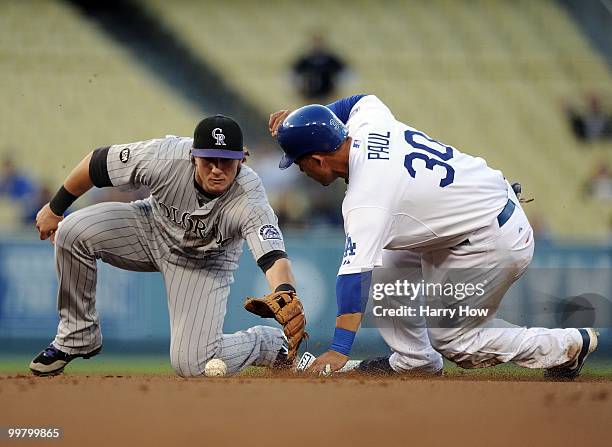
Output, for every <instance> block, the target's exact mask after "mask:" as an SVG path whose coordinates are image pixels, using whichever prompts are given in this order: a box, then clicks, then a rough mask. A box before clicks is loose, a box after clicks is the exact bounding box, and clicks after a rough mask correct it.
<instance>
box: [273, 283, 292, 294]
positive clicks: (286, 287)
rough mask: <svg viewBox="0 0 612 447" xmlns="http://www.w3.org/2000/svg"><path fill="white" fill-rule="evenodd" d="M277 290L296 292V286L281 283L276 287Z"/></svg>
mask: <svg viewBox="0 0 612 447" xmlns="http://www.w3.org/2000/svg"><path fill="white" fill-rule="evenodd" d="M274 291H275V292H295V287H293V286H292V285H291V284H287V283H284V284H281V285H280V286H278V287H277V288H276V289H274Z"/></svg>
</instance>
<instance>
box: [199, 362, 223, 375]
mask: <svg viewBox="0 0 612 447" xmlns="http://www.w3.org/2000/svg"><path fill="white" fill-rule="evenodd" d="M225 374H227V365H226V364H225V362H224V361H223V360H221V359H212V360H209V361H208V363H206V366H205V367H204V375H205V376H206V377H223V376H224V375H225Z"/></svg>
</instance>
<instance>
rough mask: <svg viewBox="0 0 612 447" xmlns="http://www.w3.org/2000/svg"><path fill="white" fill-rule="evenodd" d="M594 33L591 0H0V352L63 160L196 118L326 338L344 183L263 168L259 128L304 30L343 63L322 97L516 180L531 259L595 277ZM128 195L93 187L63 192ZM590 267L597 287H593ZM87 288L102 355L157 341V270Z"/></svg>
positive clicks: (163, 321) (49, 257) (35, 295)
mask: <svg viewBox="0 0 612 447" xmlns="http://www.w3.org/2000/svg"><path fill="white" fill-rule="evenodd" d="M611 30H612V2H611V1H610V0H588V1H580V0H558V1H553V0H535V1H534V0H516V1H501V0H500V1H496V0H466V1H460V0H417V1H412V0H411V1H399V0H397V1H395V0H387V1H380V2H370V1H367V0H356V1H350V2H349V1H336V2H330V1H321V0H312V1H310V2H309V3H308V4H307V5H305V4H304V2H297V1H281V0H275V1H269V2H253V1H249V0H237V1H231V0H225V1H222V0H211V1H192V0H175V1H172V2H168V1H163V0H123V1H117V0H112V1H99V2H97V1H93V0H90V1H77V0H73V1H69V0H65V1H60V0H57V1H55V0H2V1H0V91H1V96H2V98H3V103H2V106H0V107H1V108H0V111H1V112H0V154H1V156H2V158H3V165H2V172H0V187H1V188H2V190H1V193H2V194H1V197H0V265H1V270H0V342H1V343H0V354H1V355H2V356H4V357H3V358H5V359H8V358H10V357H11V356H13V355H17V356H21V355H25V356H27V357H29V356H30V355H32V354H34V353H35V352H36V351H37V350H38V349H40V348H42V347H43V345H44V344H45V343H47V342H48V341H49V340H50V338H51V337H52V336H53V334H54V333H55V327H56V324H57V316H56V312H55V277H54V265H53V252H52V248H51V247H50V246H49V244H47V243H42V242H39V241H37V237H36V232H35V229H34V226H33V224H32V219H33V216H34V215H35V213H36V211H37V209H38V208H39V206H40V205H41V204H43V203H45V202H46V201H48V198H49V196H50V194H52V193H53V192H54V191H55V190H56V189H57V188H58V187H59V185H60V184H61V182H62V181H63V179H64V178H65V176H66V175H67V174H68V173H69V172H70V170H71V169H72V167H73V166H75V165H76V163H77V162H78V161H79V160H80V159H81V158H82V157H83V156H84V155H85V154H86V153H87V152H88V151H90V150H92V149H94V148H96V147H100V146H105V145H109V144H113V143H127V142H130V141H138V140H142V139H148V138H153V137H158V136H163V135H166V134H174V135H190V134H191V133H192V131H193V128H194V126H195V124H196V123H197V122H198V121H199V119H201V118H202V117H203V116H205V115H208V114H214V113H225V114H228V115H232V116H234V117H236V118H237V119H238V120H239V121H240V122H241V124H242V125H243V127H244V129H245V134H246V142H247V145H248V146H249V149H250V152H251V157H250V160H249V163H250V164H251V165H253V167H254V168H255V169H256V171H258V172H259V173H260V175H261V176H262V178H263V180H264V184H265V185H266V188H267V191H268V194H269V196H270V199H271V201H272V203H273V206H274V208H275V210H276V211H277V213H278V214H279V218H280V219H281V226H282V228H283V230H284V232H285V233H286V239H287V240H288V249H289V254H290V256H291V257H292V258H293V259H294V264H296V270H297V273H298V281H299V285H300V290H301V291H302V292H301V293H302V294H303V295H304V297H305V300H304V301H305V302H306V308H307V311H308V312H309V315H310V317H309V318H310V321H312V322H313V323H314V322H316V323H314V324H313V325H312V326H311V328H310V332H311V334H312V335H313V342H312V346H310V347H309V349H311V350H313V351H315V352H316V351H317V350H321V349H322V347H325V346H326V344H327V343H328V342H329V339H330V337H331V327H332V325H333V318H334V310H333V309H334V306H335V302H334V298H333V296H330V295H329V291H330V290H333V283H334V277H335V272H336V270H337V265H338V261H339V259H340V258H341V253H342V250H343V245H344V237H343V234H342V227H341V215H340V212H339V209H340V207H339V204H340V202H341V200H342V194H343V189H344V188H343V186H344V185H342V184H340V182H338V184H337V185H334V187H333V188H328V189H322V188H321V187H319V186H317V185H315V184H314V183H313V182H310V181H308V180H305V179H303V178H302V177H300V176H298V175H297V172H296V170H295V169H293V168H292V171H293V172H292V173H290V174H289V175H281V174H280V172H279V171H278V170H277V168H276V165H277V160H278V157H279V152H278V150H277V148H276V146H275V144H274V142H273V140H272V139H271V138H270V137H269V136H268V135H267V117H268V115H269V113H271V112H273V111H276V110H278V109H281V108H293V107H296V106H299V105H302V104H304V103H305V102H306V100H305V99H303V98H302V97H301V96H300V94H299V93H298V92H297V90H296V85H295V82H294V76H292V74H291V65H292V64H293V62H294V60H295V59H296V58H297V57H298V55H299V54H301V53H303V52H304V51H305V50H306V48H307V46H308V44H309V40H310V38H311V36H313V35H315V34H316V35H321V36H324V38H325V39H326V41H327V42H328V44H329V47H330V49H331V50H332V51H334V52H336V53H337V54H338V55H340V56H341V57H342V59H343V60H344V61H345V63H346V66H347V70H346V72H347V73H346V75H345V76H343V77H342V78H341V79H340V81H339V84H338V88H337V90H336V92H335V93H334V97H341V96H346V95H350V94H355V93H362V92H364V93H373V94H376V95H378V96H379V97H380V98H381V99H382V100H383V101H385V102H386V103H387V104H388V105H389V106H390V108H391V109H392V110H393V111H394V113H395V115H396V116H397V117H398V119H400V120H402V121H404V122H406V123H409V124H411V125H413V126H414V127H417V128H418V129H421V130H423V131H425V132H427V133H429V134H430V135H433V136H435V137H436V138H437V139H439V140H441V141H444V142H445V143H447V144H450V145H453V146H455V147H457V148H459V149H460V150H462V151H465V152H468V153H471V154H474V155H481V156H483V157H484V158H485V159H486V160H487V161H488V163H489V165H490V166H493V167H496V168H498V169H501V170H503V172H504V174H505V175H506V177H507V178H509V179H511V180H520V181H521V183H522V184H523V191H524V192H525V195H526V196H528V197H535V199H536V200H535V202H533V203H531V204H528V205H526V207H525V209H526V212H527V213H528V215H529V216H530V219H531V221H532V223H533V226H534V229H535V230H536V232H537V235H536V244H537V251H536V258H535V260H534V265H535V266H539V267H560V266H563V267H567V268H570V267H571V268H581V267H585V268H598V269H603V270H604V271H606V272H609V271H610V268H611V267H612V242H611V241H612V206H611V205H612V139H611V138H612V137H611V136H610V135H609V134H607V133H606V132H612V130H611V129H609V128H607V129H606V126H610V117H611V116H612V73H611V67H612V31H611ZM593 114H595V115H596V116H595V121H597V120H599V121H597V122H596V124H601V123H603V124H602V125H601V126H599V127H597V126H595V127H597V128H598V129H599V130H600V132H599V133H598V134H595V135H591V134H589V132H588V129H589V127H588V124H589V119H590V118H593ZM606 120H608V121H607V122H606ZM585 123H586V124H585ZM602 126H603V127H602ZM585 128H587V131H585ZM585 132H586V133H585ZM139 194H146V192H140V193H139ZM135 197H137V195H136V196H134V195H131V196H129V195H126V194H121V193H117V192H114V191H106V190H99V191H92V192H90V193H88V194H87V195H86V196H85V197H83V198H81V199H80V200H79V201H78V202H77V204H76V205H77V208H78V207H83V206H86V205H88V204H91V203H95V202H97V201H102V200H131V199H133V198H135ZM605 278H607V282H606V281H604V284H601V285H598V286H597V287H598V289H597V291H598V293H601V294H603V295H604V296H606V297H608V298H610V297H611V296H612V278H610V276H609V275H608V276H607V277H605ZM98 286H99V287H98V290H99V296H98V306H99V309H100V312H101V315H102V321H103V328H104V329H103V330H104V335H105V340H106V342H105V343H106V345H105V347H106V350H107V351H110V352H111V353H112V352H116V353H126V352H135V353H143V352H144V353H148V354H163V353H164V352H165V351H166V350H167V346H168V321H167V315H166V313H167V312H166V307H165V297H164V295H163V287H162V283H161V278H159V275H154V274H131V273H127V272H123V271H118V270H113V269H110V268H103V270H102V274H101V276H100V278H99V282H98ZM264 289H265V284H264V282H263V277H262V275H261V274H260V273H258V270H257V267H256V265H255V264H254V262H253V261H252V259H251V258H250V256H249V254H248V253H246V255H245V257H244V259H243V262H242V266H241V269H240V270H239V271H238V273H237V274H236V284H235V286H234V288H233V291H232V295H231V299H230V304H229V307H228V317H227V321H226V329H227V330H237V329H239V328H241V327H243V326H244V325H246V324H248V323H251V322H253V321H255V320H252V319H251V318H250V317H248V316H247V315H245V312H244V311H242V310H241V309H240V302H241V298H242V297H243V296H245V295H247V294H256V293H261V292H263V290H264ZM569 292H570V291H568V290H562V291H558V290H557V291H556V293H561V294H563V293H569ZM571 292H572V293H574V292H575V291H571ZM517 294H518V293H517ZM360 338H361V339H362V342H361V344H360V346H361V349H362V350H366V349H369V350H371V349H384V346H383V345H382V344H381V341H380V339H378V337H377V335H376V333H375V331H372V330H366V331H363V333H362V334H361V335H360ZM604 351H605V350H604ZM24 366H25V365H22V366H21V367H20V368H23V367H24ZM0 367H1V366H0Z"/></svg>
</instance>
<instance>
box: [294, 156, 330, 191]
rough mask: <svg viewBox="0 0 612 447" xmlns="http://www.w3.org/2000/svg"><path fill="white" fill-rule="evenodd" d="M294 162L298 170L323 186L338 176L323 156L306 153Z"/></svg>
mask: <svg viewBox="0 0 612 447" xmlns="http://www.w3.org/2000/svg"><path fill="white" fill-rule="evenodd" d="M296 162H297V164H298V166H299V167H300V171H302V172H303V173H304V174H306V175H307V176H308V177H310V178H311V179H313V180H314V181H316V182H318V183H320V184H321V185H323V186H327V185H329V184H331V183H333V182H334V180H336V179H337V178H338V176H337V175H336V174H335V173H334V172H333V171H332V169H331V168H330V166H329V165H328V164H327V163H326V162H325V159H324V158H321V157H313V156H312V155H306V156H304V157H302V158H300V159H299V160H297V161H296Z"/></svg>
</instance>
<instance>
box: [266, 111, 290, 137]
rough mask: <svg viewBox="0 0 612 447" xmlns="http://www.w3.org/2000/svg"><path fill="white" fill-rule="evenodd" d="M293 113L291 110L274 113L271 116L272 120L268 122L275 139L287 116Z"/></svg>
mask: <svg viewBox="0 0 612 447" xmlns="http://www.w3.org/2000/svg"><path fill="white" fill-rule="evenodd" d="M290 113H291V111H290V110H279V111H278V112H274V113H272V114H271V115H270V120H269V121H268V130H269V131H270V134H271V135H272V137H273V138H276V134H277V133H278V128H279V127H280V125H281V124H282V123H283V121H285V118H287V115H289V114H290Z"/></svg>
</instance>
